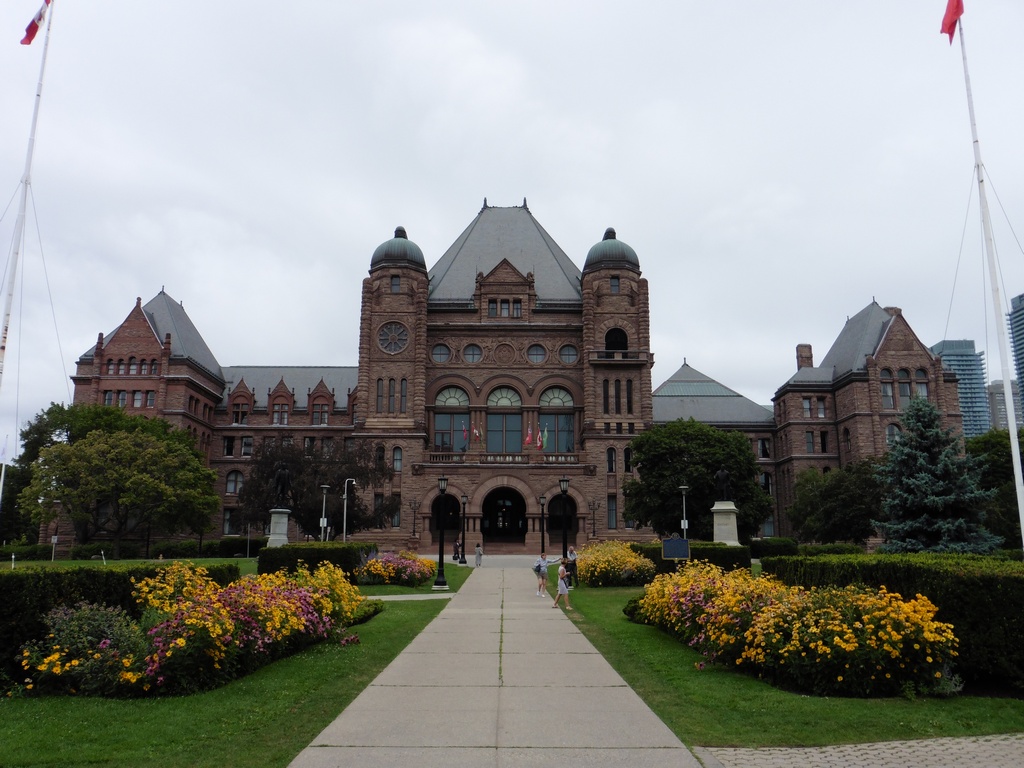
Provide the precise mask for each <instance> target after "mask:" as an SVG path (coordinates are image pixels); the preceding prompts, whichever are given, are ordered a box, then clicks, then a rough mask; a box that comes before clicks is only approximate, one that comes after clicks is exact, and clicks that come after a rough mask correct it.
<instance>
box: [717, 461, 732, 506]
mask: <svg viewBox="0 0 1024 768" xmlns="http://www.w3.org/2000/svg"><path fill="white" fill-rule="evenodd" d="M715 487H716V488H717V489H718V500H719V501H731V500H732V488H731V486H730V485H729V470H727V469H726V468H725V467H722V468H721V469H719V470H718V471H717V472H716V473H715Z"/></svg>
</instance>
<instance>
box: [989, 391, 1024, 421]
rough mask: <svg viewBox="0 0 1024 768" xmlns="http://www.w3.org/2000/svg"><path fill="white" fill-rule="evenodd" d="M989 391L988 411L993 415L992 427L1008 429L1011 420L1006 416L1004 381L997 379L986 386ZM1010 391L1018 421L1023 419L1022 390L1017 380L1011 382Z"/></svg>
mask: <svg viewBox="0 0 1024 768" xmlns="http://www.w3.org/2000/svg"><path fill="white" fill-rule="evenodd" d="M985 389H986V390H987V392H988V412H989V413H990V414H991V416H992V429H1006V428H1007V427H1008V426H1009V420H1008V419H1007V418H1006V400H1005V399H1004V398H1003V382H1002V380H1001V379H995V380H994V381H992V382H990V383H989V385H988V386H987V387H986V388H985ZM1010 391H1011V392H1012V393H1013V410H1014V413H1015V414H1016V417H1017V423H1018V424H1019V423H1020V420H1021V416H1022V414H1021V407H1020V390H1019V389H1018V388H1017V382H1016V381H1011V382H1010Z"/></svg>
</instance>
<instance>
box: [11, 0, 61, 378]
mask: <svg viewBox="0 0 1024 768" xmlns="http://www.w3.org/2000/svg"><path fill="white" fill-rule="evenodd" d="M56 2H57V0H51V2H50V4H49V13H48V14H47V19H46V40H45V41H44V42H43V60H42V62H41V63H40V65H39V83H38V85H36V99H35V103H34V105H33V107H32V127H31V129H30V130H29V135H28V151H27V152H26V153H25V172H24V173H23V174H22V176H21V199H20V201H19V203H18V217H17V219H15V222H14V254H13V256H12V257H11V269H10V274H9V275H8V276H7V295H6V297H5V299H4V321H3V322H4V324H3V330H2V331H0V386H2V384H3V376H4V357H5V356H6V354H7V334H8V332H9V331H10V328H11V309H12V308H13V306H14V284H15V283H16V282H17V280H18V260H19V258H20V256H21V245H22V240H23V239H24V234H25V208H26V207H27V205H28V187H29V184H31V183H32V154H33V152H34V150H35V144H36V123H37V122H38V121H39V102H40V100H41V99H42V95H43V75H44V73H45V72H46V54H47V51H49V48H50V25H51V24H52V23H53V6H54V5H56Z"/></svg>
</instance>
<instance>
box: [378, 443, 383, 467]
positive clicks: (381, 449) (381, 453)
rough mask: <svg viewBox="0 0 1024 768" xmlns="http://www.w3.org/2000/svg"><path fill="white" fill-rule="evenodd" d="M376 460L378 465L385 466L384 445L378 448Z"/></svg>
mask: <svg viewBox="0 0 1024 768" xmlns="http://www.w3.org/2000/svg"><path fill="white" fill-rule="evenodd" d="M376 458H377V464H378V465H383V464H384V446H383V445H378V446H377V456H376Z"/></svg>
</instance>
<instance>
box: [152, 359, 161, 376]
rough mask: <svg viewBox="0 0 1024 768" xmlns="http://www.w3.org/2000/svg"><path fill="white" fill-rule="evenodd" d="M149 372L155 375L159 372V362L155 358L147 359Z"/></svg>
mask: <svg viewBox="0 0 1024 768" xmlns="http://www.w3.org/2000/svg"><path fill="white" fill-rule="evenodd" d="M149 372H150V373H151V374H153V375H154V376H156V375H157V374H158V373H160V363H158V362H157V361H156V360H150V361H149Z"/></svg>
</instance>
